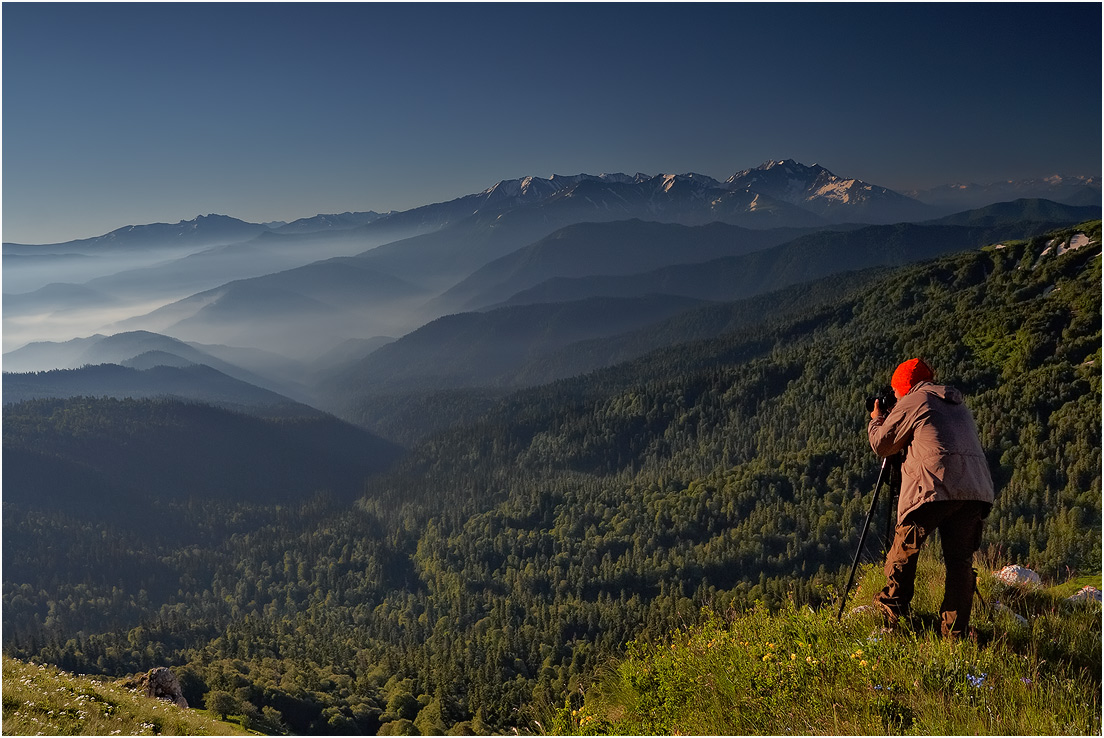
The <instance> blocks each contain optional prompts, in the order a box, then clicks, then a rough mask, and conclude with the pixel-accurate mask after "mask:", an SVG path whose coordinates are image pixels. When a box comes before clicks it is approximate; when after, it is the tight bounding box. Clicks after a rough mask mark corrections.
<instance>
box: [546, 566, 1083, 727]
mask: <svg viewBox="0 0 1104 738" xmlns="http://www.w3.org/2000/svg"><path fill="white" fill-rule="evenodd" d="M936 556H937V554H935V553H933V552H932V551H931V547H930V546H929V547H928V549H926V550H925V552H924V554H923V556H922V563H921V573H920V578H919V580H918V587H917V590H918V591H917V596H916V600H915V601H914V606H915V610H916V612H917V613H918V615H919V616H920V619H921V620H922V621H928V622H931V621H934V620H935V617H936V613H937V612H938V609H939V600H940V598H941V596H942V576H943V575H942V564H941V563H940V562H938V561H937V560H936ZM883 584H884V576H883V575H882V573H881V571H880V570H879V569H878V568H877V567H872V568H870V569H869V570H867V571H866V573H865V575H864V577H863V579H862V581H861V583H860V586H859V587H858V589H857V591H856V592H855V593H854V594H853V595H852V599H851V600H850V603H851V605H852V606H855V605H860V604H863V603H869V602H870V600H871V597H872V596H873V593H874V592H875V591H876V590H877V589H879V588H880V587H881V586H882V585H883ZM1084 584H1093V585H1094V586H1096V587H1099V586H1100V575H1095V577H1090V578H1088V579H1085V580H1084V581H1077V582H1067V583H1064V584H1061V585H1057V586H1055V587H1051V588H1049V589H1044V590H1038V591H1034V592H1029V591H1023V590H1017V589H1012V588H1008V587H1005V586H1003V585H1002V584H1000V583H999V582H998V581H997V580H995V579H994V578H992V577H988V576H984V575H982V576H980V577H979V591H980V592H981V594H982V596H983V598H984V599H985V601H986V602H987V603H993V602H996V601H1000V602H1001V603H1002V605H1003V606H1004V607H1007V608H1008V610H1011V611H1012V612H1015V613H1016V614H1019V615H1021V616H1025V617H1026V619H1027V621H1028V624H1027V625H1026V626H1022V625H1020V624H1018V621H1017V620H1016V618H1015V616H1014V615H1012V614H1009V612H1008V610H1004V609H1002V608H996V609H995V610H990V609H989V607H988V605H981V606H977V605H976V604H975V610H974V618H973V626H974V627H975V628H976V630H977V635H978V637H977V640H976V641H973V640H970V641H964V642H958V643H950V642H946V641H944V640H943V639H942V638H940V637H939V634H938V629H936V630H934V631H933V630H931V629H930V628H931V626H930V625H924V624H922V623H921V624H918V625H917V626H916V627H915V628H914V629H899V630H896V631H888V630H885V629H883V628H882V627H881V623H880V622H878V621H877V620H876V619H875V617H874V616H873V615H872V614H870V613H866V612H863V613H855V614H851V615H847V616H845V617H844V619H843V622H842V623H838V622H837V620H836V614H837V609H836V607H826V608H824V609H822V610H821V611H819V612H814V611H813V610H811V609H809V608H804V609H796V608H794V607H792V606H791V607H789V608H787V609H784V610H782V611H780V612H777V613H770V612H768V611H767V610H766V609H765V608H761V607H760V608H757V609H755V610H753V611H751V612H747V613H740V614H733V613H728V614H717V613H708V614H706V613H703V614H704V615H706V617H705V621H704V623H703V624H699V625H693V626H688V627H684V628H682V629H679V630H677V631H675V632H673V633H671V634H669V635H668V637H667V638H666V639H664V640H662V641H657V642H648V643H642V642H638V643H634V644H631V646H630V648H629V652H628V654H627V656H626V658H625V659H624V660H623V661H621V662H620V663H617V664H613V665H611V666H610V667H609V669H608V670H607V671H606V673H605V674H604V675H603V676H602V677H600V678H599V680H598V681H597V683H596V684H595V685H594V686H592V687H591V688H590V689H589V690H587V691H586V693H585V694H577V695H575V699H574V700H569V702H568V703H567V704H566V705H565V707H563V708H561V709H559V710H558V711H557V712H556V713H555V714H551V715H548V716H547V720H548V722H547V724H542V728H545V729H547V730H548V732H550V733H553V734H574V735H638V734H653V735H680V734H681V735H733V734H736V735H785V734H796V735H871V734H875V735H877V734H914V735H964V734H981V735H1055V734H1073V735H1088V734H1094V735H1100V731H1101V691H1100V690H1101V677H1100V674H1101V630H1100V627H1101V619H1100V613H1101V610H1100V606H1099V605H1098V604H1096V603H1078V604H1074V603H1070V602H1068V601H1067V600H1066V599H1065V598H1066V597H1067V596H1069V594H1072V592H1074V591H1076V590H1077V589H1078V588H1079V587H1080V586H1081V585H1084Z"/></svg>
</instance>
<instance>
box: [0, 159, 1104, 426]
mask: <svg viewBox="0 0 1104 738" xmlns="http://www.w3.org/2000/svg"><path fill="white" fill-rule="evenodd" d="M1022 187H1023V191H1033V192H1034V191H1038V190H1039V189H1040V188H1043V189H1045V188H1046V187H1050V188H1052V189H1053V191H1054V192H1056V193H1060V194H1062V195H1064V196H1066V197H1067V198H1071V199H1075V200H1076V199H1079V198H1081V199H1083V198H1084V197H1085V193H1092V192H1096V195H1097V201H1099V188H1098V183H1097V181H1096V180H1084V179H1071V178H1064V179H1062V178H1057V179H1052V180H1048V181H1044V182H1035V183H1024V184H1023V186H1022ZM1094 187H1096V189H1095V190H1094V189H1093V188H1094ZM1005 189H1007V188H1005ZM967 190H968V191H969V193H970V196H971V197H974V196H977V197H981V195H980V194H979V192H978V191H977V190H976V188H974V189H971V188H967V189H966V190H963V192H966V191H967ZM1000 191H1005V190H1000ZM942 201H943V202H944V203H945V202H946V201H947V198H943V200H942ZM938 213H939V208H938V207H937V206H935V205H932V204H927V203H925V202H922V201H921V200H919V199H916V198H910V197H908V196H906V195H903V194H899V193H896V192H893V191H891V190H889V189H887V188H884V187H879V186H876V185H872V184H869V183H866V182H863V181H861V180H858V179H855V178H847V177H840V176H837V175H835V174H834V173H832V172H831V171H829V170H828V169H826V168H824V167H821V166H819V165H812V166H805V165H802V164H800V163H798V162H796V161H793V160H780V161H768V162H766V163H764V164H763V165H761V166H759V167H756V168H752V169H747V170H743V171H741V172H738V173H736V174H734V175H733V176H731V177H729V178H728V179H727V180H725V181H723V182H722V181H719V180H716V179H713V178H711V177H707V176H704V175H700V174H694V173H688V174H680V175H645V174H639V173H638V174H635V175H626V174H602V175H588V174H578V175H571V176H561V175H553V176H552V177H551V178H549V179H542V178H536V177H525V178H520V179H515V180H504V181H501V182H499V183H497V184H495V185H494V186H492V187H490V188H488V189H486V190H484V191H482V192H479V193H474V194H471V195H466V196H463V197H460V198H456V199H454V200H451V201H447V202H442V203H435V204H430V205H425V206H422V207H419V208H414V209H412V210H408V211H403V212H390V213H384V214H380V213H376V212H373V211H364V212H357V213H341V214H333V215H318V216H315V217H313V218H303V219H300V220H296V221H293V222H290V223H270V224H250V223H245V222H243V221H239V220H236V219H233V218H228V217H225V216H215V215H210V216H200V217H198V218H196V219H194V220H192V221H182V222H180V223H177V224H153V225H149V226H128V227H126V228H122V229H118V230H116V231H113V232H112V233H110V234H106V235H105V236H101V237H98V238H92V239H82V240H79V241H73V242H68V243H65V244H48V245H43V246H29V245H23V244H4V255H5V269H4V338H5V348H8V347H9V346H11V347H16V348H14V350H7V351H6V353H5V354H4V357H3V360H4V369H5V371H9V372H11V371H17V372H28V371H43V370H50V369H62V368H64V369H71V370H79V369H80V368H81V367H82V366H84V365H89V364H96V363H103V362H110V363H115V364H119V365H120V366H131V367H132V368H140V369H143V370H147V371H148V370H150V369H152V368H153V367H154V366H155V365H156V363H157V362H164V364H165V365H166V366H174V367H176V368H177V369H181V368H183V367H186V366H190V365H192V364H203V365H206V366H209V367H211V368H212V369H214V370H216V371H217V372H219V373H221V374H224V375H226V376H227V377H231V378H234V379H236V380H239V381H243V382H246V383H248V384H249V385H251V386H254V387H258V388H261V389H263V390H265V391H269V392H276V393H278V394H279V395H281V396H284V397H289V398H292V399H293V401H296V402H303V401H306V402H316V403H320V404H323V405H325V406H326V408H327V409H330V410H336V411H338V412H341V411H344V410H345V409H347V403H343V402H337V401H335V400H334V398H335V397H337V396H340V395H345V396H347V397H364V396H368V395H372V396H377V397H378V396H381V395H382V394H384V390H385V389H387V391H394V390H396V389H397V388H400V387H401V388H403V391H410V390H412V389H416V390H417V391H428V390H431V389H434V382H439V383H440V386H439V387H437V389H443V388H457V387H477V386H481V385H482V384H490V385H500V386H515V385H516V384H517V383H518V382H519V381H521V383H522V384H524V383H525V382H524V381H523V380H520V379H519V378H520V377H524V376H528V377H534V378H535V377H543V378H547V377H549V376H550V375H549V374H548V373H547V372H546V371H534V369H535V367H536V366H537V365H538V364H539V363H540V362H541V361H544V360H550V359H551V357H552V356H553V355H559V356H564V355H565V352H566V353H570V351H571V350H572V349H571V346H573V345H575V344H579V345H583V344H586V343H587V342H589V341H593V340H596V339H598V340H608V339H611V338H612V337H614V336H615V335H617V334H620V333H626V332H632V331H636V330H640V329H643V328H644V327H645V326H646V325H647V324H648V323H649V322H652V323H655V322H658V321H661V320H666V319H670V318H673V317H674V315H675V313H677V312H679V311H683V310H689V309H691V308H693V307H694V306H696V305H701V304H702V303H703V301H712V302H718V301H720V302H727V301H732V300H739V299H744V298H749V297H752V296H755V295H758V294H763V293H767V292H770V291H772V290H777V289H779V288H781V287H785V286H788V285H793V284H798V283H800V282H803V281H808V280H813V279H817V278H820V277H823V276H826V275H830V274H835V273H839V272H844V271H848V270H854V269H862V268H868V267H873V266H892V265H898V264H903V263H907V262H909V261H915V260H920V259H925V258H930V257H933V256H936V255H939V254H942V253H948V252H951V251H956V250H962V249H969V248H977V247H979V246H982V245H985V244H986V243H990V242H995V241H997V240H1001V239H1005V238H1012V237H1030V236H1031V235H1033V234H1036V233H1040V232H1043V231H1045V230H1047V229H1049V228H1053V227H1056V226H1059V225H1064V224H1070V223H1075V222H1078V221H1082V220H1086V219H1090V218H1093V217H1096V216H1098V215H1099V205H1096V206H1081V207H1077V206H1071V205H1063V204H1059V203H1057V202H1054V201H1050V200H1039V199H1021V200H1017V201H1011V202H1006V203H1001V204H992V205H988V206H986V207H984V208H979V209H974V210H969V211H962V212H958V213H954V214H951V215H947V216H943V217H933V216H935V215H937V214H938ZM9 260H10V262H9ZM36 272H37V273H42V274H72V273H76V274H80V275H82V276H83V277H84V279H81V280H73V281H48V282H45V283H43V284H42V285H41V286H39V287H38V288H36V289H33V290H29V291H26V292H20V291H18V290H17V286H18V285H20V284H25V283H29V282H34V280H35V279H36V277H34V274H35V273H36ZM37 279H38V281H39V282H42V281H43V280H44V279H47V278H46V277H44V276H40V277H37ZM521 306H525V309H524V310H519V309H518V308H519V307H521ZM472 311H483V312H485V313H486V315H484V316H478V315H475V314H469V315H456V313H462V312H467V313H472ZM81 328H85V330H83V331H82V330H81ZM81 336H87V338H82V337H81ZM398 337H402V340H398V341H396V340H395V338H398ZM519 341H520V342H519ZM381 346H382V348H380V347H381ZM360 347H363V348H360ZM220 357H221V358H220ZM458 357H466V358H464V359H458ZM575 363H576V362H572V361H562V360H560V361H558V365H560V366H563V367H568V366H572V365H575ZM358 366H359V367H360V368H359V369H358V368H357V367H358ZM134 376H135V382H136V385H135V392H136V393H145V392H146V391H147V390H146V389H140V388H139V385H143V384H144V383H147V380H148V379H149V376H148V375H144V376H143V378H142V381H138V380H137V377H138V376H139V375H134ZM75 384H76V385H82V382H76V383H75ZM82 386H83V385H82ZM388 388H389V389H388ZM112 391H113V392H114V391H115V390H112ZM11 396H12V397H15V396H17V395H16V394H14V392H13V394H12V395H11Z"/></svg>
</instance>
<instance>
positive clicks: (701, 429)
mask: <svg viewBox="0 0 1104 738" xmlns="http://www.w3.org/2000/svg"><path fill="white" fill-rule="evenodd" d="M1090 189H1091V188H1090ZM1004 191H1007V190H1004ZM1002 192H1003V191H1002ZM1084 192H1085V191H1084V190H1083V189H1078V188H1072V187H1068V186H1067V188H1066V189H1065V190H1062V193H1061V194H1062V196H1063V197H1064V198H1065V199H1067V200H1069V201H1070V202H1068V203H1063V202H1058V201H1055V200H1048V199H1045V198H1041V197H1030V198H1022V199H1013V200H1004V201H997V200H994V201H991V202H978V200H977V199H976V198H979V197H981V195H979V194H978V193H977V192H976V191H973V190H971V191H969V192H968V193H965V194H966V195H968V196H969V197H971V198H975V199H974V200H972V201H971V203H970V205H971V207H967V208H962V209H956V208H955V207H954V206H953V205H954V202H953V201H952V200H951V193H948V192H943V191H941V192H940V193H939V196H938V198H933V202H932V203H926V202H921V201H920V200H918V199H914V198H910V197H906V196H905V195H901V194H898V193H895V192H892V191H890V190H887V189H885V188H880V187H877V186H876V185H870V184H867V183H865V182H862V181H860V180H856V179H853V178H846V177H837V176H836V175H834V174H832V173H831V172H830V171H828V170H827V169H824V168H823V167H805V166H803V165H800V164H798V163H797V162H795V161H792V160H788V161H778V162H776V161H771V162H767V163H766V164H764V165H763V166H762V167H759V168H757V169H749V170H745V171H743V172H740V173H738V174H736V175H734V176H733V177H732V178H730V179H729V180H728V181H726V182H720V181H718V180H714V179H711V178H708V177H703V176H701V175H692V174H685V175H678V176H674V175H667V176H662V175H661V176H648V175H636V176H627V175H601V176H590V175H578V176H571V177H553V178H552V179H550V180H542V179H539V178H525V179H521V180H512V181H507V182H502V183H499V184H498V185H496V186H494V187H492V188H490V189H488V190H486V191H484V192H482V193H478V194H473V195H468V196H464V197H461V198H457V199H455V200H452V201H448V202H443V203H437V204H434V205H427V206H424V207H421V208H416V209H414V210H410V211H405V212H400V213H386V214H382V215H381V214H379V213H374V212H368V211H365V212H360V213H345V214H342V215H341V216H336V215H335V216H321V215H320V216H318V217H317V218H313V219H303V220H302V221H295V222H293V223H290V224H269V225H264V226H262V225H257V224H244V223H243V222H242V221H234V219H230V218H226V219H223V217H221V216H218V217H216V216H209V217H205V218H200V219H197V220H196V222H194V223H192V224H191V226H194V227H191V226H190V227H188V228H187V229H186V230H187V231H188V232H189V233H192V234H195V235H193V236H192V237H191V239H192V240H190V241H188V243H186V244H183V243H180V239H179V238H178V237H177V236H173V235H171V234H174V233H178V232H179V231H180V227H181V226H183V225H184V224H177V225H176V226H170V225H165V224H159V226H163V227H158V228H155V227H154V226H147V227H145V229H144V230H139V229H130V230H126V231H123V232H119V233H116V234H115V235H114V236H113V237H111V238H108V236H105V237H103V238H101V239H86V240H84V241H80V242H71V243H69V244H57V245H50V246H43V247H32V246H28V245H11V244H5V245H4V260H5V263H4V267H5V269H4V351H5V353H4V355H3V367H4V372H5V373H4V377H3V394H4V422H3V434H4V440H3V443H4V449H3V454H4V462H5V463H4V464H3V491H4V497H3V526H4V528H3V530H4V536H3V560H4V564H5V566H4V577H3V578H4V581H3V633H4V644H3V645H4V651H5V654H7V655H8V656H11V657H15V658H19V659H24V660H35V661H39V662H47V663H50V664H53V665H56V666H58V667H60V668H62V669H64V670H66V671H68V672H74V673H81V674H101V675H111V676H123V675H127V674H133V673H137V672H139V671H144V670H147V669H150V668H154V667H156V666H169V667H171V668H172V669H173V670H174V672H175V673H177V675H178V677H179V678H180V681H181V685H182V687H183V688H184V691H185V696H186V698H187V700H188V702H189V704H194V705H203V704H204V699H205V696H206V695H209V694H212V693H215V692H229V693H231V694H232V695H233V696H234V698H235V699H236V700H238V704H239V705H244V704H246V703H248V704H249V705H251V707H250V708H249V709H250V710H251V711H253V712H256V713H257V714H264V715H265V716H270V717H272V718H273V721H272V722H271V723H270V725H271V726H280V727H281V729H282V730H286V731H287V732H291V733H296V734H380V735H383V734H400V733H406V734H412V733H413V731H414V730H417V731H418V732H420V733H422V734H446V733H450V734H473V733H474V734H486V733H500V732H507V731H512V730H513V729H517V730H519V731H521V732H533V731H539V729H538V728H537V727H536V724H537V721H540V720H543V719H544V716H545V715H547V714H548V713H549V712H550V711H554V710H556V709H558V708H560V707H562V706H563V705H564V704H565V700H567V699H570V697H569V696H570V695H573V694H578V693H579V692H580V690H582V689H584V688H585V687H587V686H589V685H591V684H592V683H594V682H595V680H596V679H597V678H598V676H599V675H600V674H601V673H603V670H608V669H609V668H610V667H611V664H614V663H615V662H616V661H617V660H618V659H621V658H623V657H624V656H625V647H626V644H627V643H629V642H631V641H634V640H647V639H653V640H655V641H659V640H662V639H665V638H667V637H668V635H669V634H670V633H671V632H672V631H674V630H675V629H676V628H679V627H681V626H682V625H684V624H698V623H700V622H702V620H703V618H704V617H705V615H704V614H703V613H704V611H705V610H711V611H714V612H723V611H729V610H732V611H740V612H742V611H745V610H749V609H750V608H752V607H753V606H754V605H755V603H757V602H759V603H763V604H764V606H767V607H772V608H778V607H782V606H784V605H786V603H794V604H795V605H797V606H800V607H803V606H805V605H809V606H811V607H813V608H821V607H832V606H833V604H834V602H835V597H836V595H837V594H838V592H839V589H840V587H841V586H842V582H841V579H842V578H843V575H844V574H845V572H846V569H847V565H848V564H849V562H850V557H851V555H852V554H853V552H854V550H855V547H856V546H857V543H858V536H859V527H860V525H861V522H862V518H863V515H864V513H865V511H866V505H867V503H868V501H869V493H870V491H871V485H872V484H873V481H874V477H875V475H876V472H877V468H876V464H875V461H876V460H875V458H874V456H873V454H872V453H871V452H870V450H869V447H868V446H867V444H866V438H865V434H864V428H865V421H866V414H865V413H864V412H863V399H864V398H865V397H867V396H870V395H872V394H875V393H876V392H878V391H880V390H881V388H882V386H883V385H885V384H886V383H887V382H888V379H889V374H890V372H891V371H892V369H893V367H894V366H896V364H897V363H898V362H899V361H900V360H902V359H903V358H905V357H908V356H914V355H920V356H924V357H925V358H926V359H927V360H928V361H929V363H930V364H931V365H932V366H933V367H935V368H936V374H937V378H938V379H939V380H940V381H946V382H947V383H949V384H953V385H955V386H956V387H959V388H960V389H961V390H962V391H963V392H964V393H965V394H966V395H967V397H968V398H969V403H970V405H971V408H972V409H973V411H974V415H975V417H976V419H977V423H978V428H979V431H980V434H981V439H982V443H983V446H984V448H985V451H986V454H987V458H988V460H989V464H990V468H991V470H992V473H993V475H994V479H995V481H996V482H997V486H998V488H999V494H998V501H997V504H996V506H995V507H994V510H993V513H992V514H991V516H990V518H989V520H988V522H987V526H986V534H985V546H984V547H983V551H982V554H981V555H982V557H983V558H984V560H985V561H986V562H995V561H996V560H998V559H1000V560H1002V561H1005V562H1014V563H1024V564H1030V565H1031V567H1032V568H1033V569H1035V570H1036V571H1038V572H1040V574H1042V575H1043V576H1045V577H1046V578H1047V579H1048V580H1049V581H1050V582H1054V583H1060V582H1063V581H1065V578H1068V577H1069V576H1070V573H1071V572H1076V573H1081V574H1094V573H1098V572H1099V565H1100V562H1099V551H1100V547H1101V537H1100V536H1101V532H1100V531H1101V496H1100V490H1101V476H1100V469H1101V457H1100V443H1099V439H1100V435H1101V429H1100V405H1101V386H1100V376H1101V375H1100V366H1101V333H1100V330H1101V314H1100V304H1101V292H1100V289H1101V230H1100V229H1101V226H1100V212H1101V209H1100V207H1099V188H1097V189H1096V196H1097V200H1096V203H1097V204H1095V205H1091V204H1090V205H1086V204H1083V203H1084V197H1083V196H1084ZM1030 194H1035V195H1038V194H1040V193H1039V192H1037V191H1035V192H1032V193H1030ZM231 221H234V222H231ZM184 223H188V222H184ZM150 229H152V230H150ZM208 229H209V230H210V234H209V235H203V232H204V231H205V230H208ZM135 231H138V232H139V235H141V234H145V235H142V238H145V239H147V240H146V241H135V240H133V239H136V238H138V235H134V234H135ZM150 234H163V236H164V238H165V239H166V240H168V241H169V242H170V243H178V245H176V246H164V244H163V243H162V242H159V241H158V240H157V238H154V237H153V236H152V235H150ZM108 235H109V236H110V235H111V234H108ZM174 238H175V239H176V241H173V239H174ZM9 259H15V260H14V261H11V262H9ZM21 259H34V260H36V261H35V262H34V263H31V262H26V263H22V262H20V261H19V260H21ZM53 260H57V262H56V263H57V264H65V265H66V267H65V269H66V270H68V271H58V274H64V275H65V278H64V279H62V280H59V281H55V282H47V281H44V279H45V278H44V277H43V276H42V274H43V272H42V271H41V270H40V266H41V264H43V263H53ZM88 260H90V262H89V263H95V264H97V265H98V266H97V267H95V268H91V269H89V270H87V271H86V272H85V274H86V276H88V279H85V280H80V279H79V277H78V276H77V275H78V274H79V269H72V270H70V267H71V266H75V265H80V264H83V263H85V262H86V261H88ZM112 260H117V261H114V262H113V261H112ZM111 263H115V264H117V267H118V268H117V270H116V271H111V269H112V267H109V266H108V265H109V264H111ZM9 264H11V265H13V266H12V267H10V268H9ZM9 280H10V281H9ZM36 285H37V286H36ZM155 303H157V304H156V306H155V307H154V304H155ZM865 553H866V556H865V560H866V561H867V562H874V561H876V560H877V559H878V557H879V554H880V552H879V551H878V550H877V544H876V543H871V545H870V548H869V550H868V551H866V552H865ZM1097 709H1098V710H1099V706H1097Z"/></svg>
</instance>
